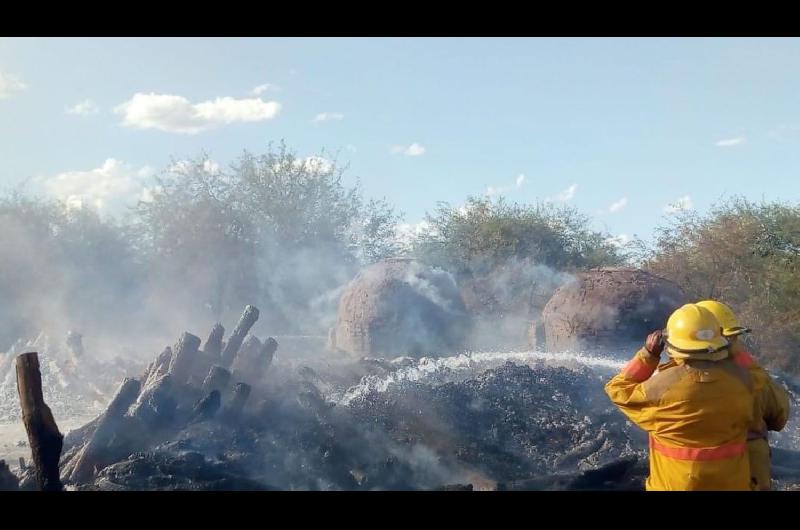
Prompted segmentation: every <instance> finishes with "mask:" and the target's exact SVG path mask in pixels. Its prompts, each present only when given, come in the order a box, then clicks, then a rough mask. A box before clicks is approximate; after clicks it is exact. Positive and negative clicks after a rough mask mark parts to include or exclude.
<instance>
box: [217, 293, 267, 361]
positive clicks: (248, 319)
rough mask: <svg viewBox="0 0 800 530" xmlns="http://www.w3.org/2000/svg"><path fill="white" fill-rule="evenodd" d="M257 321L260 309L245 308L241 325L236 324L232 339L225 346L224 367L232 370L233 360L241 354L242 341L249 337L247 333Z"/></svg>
mask: <svg viewBox="0 0 800 530" xmlns="http://www.w3.org/2000/svg"><path fill="white" fill-rule="evenodd" d="M256 320H258V308H257V307H255V306H252V305H248V306H247V307H245V308H244V313H242V317H241V318H240V319H239V323H238V324H236V327H235V328H234V330H233V333H232V334H231V337H230V339H228V343H227V344H226V345H225V349H224V350H223V351H222V366H223V367H225V368H230V366H231V364H232V363H233V360H234V359H235V358H236V354H237V353H238V352H239V347H240V346H241V345H242V341H243V340H244V338H245V337H246V336H247V333H249V331H250V328H252V327H253V324H255V323H256Z"/></svg>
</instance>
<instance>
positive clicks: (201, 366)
mask: <svg viewBox="0 0 800 530" xmlns="http://www.w3.org/2000/svg"><path fill="white" fill-rule="evenodd" d="M224 334H225V328H224V327H222V324H219V323H217V324H214V327H213V328H212V329H211V333H209V335H208V338H207V339H206V343H205V345H204V346H203V349H202V350H199V351H198V352H197V355H196V358H195V360H194V364H193V365H192V368H191V376H190V377H189V386H192V387H194V388H200V386H201V385H202V384H203V380H204V379H205V377H206V375H208V370H209V369H210V368H211V367H212V366H213V365H215V364H219V363H220V362H221V354H222V336H223V335H224ZM193 379H196V381H195V382H193V381H192V380H193Z"/></svg>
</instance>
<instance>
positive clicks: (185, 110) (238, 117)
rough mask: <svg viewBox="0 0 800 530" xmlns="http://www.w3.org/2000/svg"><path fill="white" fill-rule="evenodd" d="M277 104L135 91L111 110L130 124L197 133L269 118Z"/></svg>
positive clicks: (251, 100) (278, 105)
mask: <svg viewBox="0 0 800 530" xmlns="http://www.w3.org/2000/svg"><path fill="white" fill-rule="evenodd" d="M280 108H281V106H280V103H278V102H276V101H263V100H262V99H260V98H257V99H234V98H231V97H224V98H217V99H215V100H213V101H203V102H202V103H192V102H190V101H189V100H188V99H186V98H185V97H183V96H174V95H169V94H153V93H150V94H142V93H137V94H134V96H133V97H132V98H131V99H130V100H128V101H126V102H125V103H123V104H121V105H119V106H117V107H116V108H115V109H114V112H115V113H117V114H122V115H123V121H122V123H123V124H124V125H127V126H129V127H136V128H139V129H158V130H160V131H166V132H173V133H182V134H196V133H199V132H201V131H205V130H207V129H210V128H212V127H216V126H219V125H228V124H231V123H236V122H255V121H263V120H269V119H272V118H274V117H275V116H276V115H277V114H278V111H279V110H280Z"/></svg>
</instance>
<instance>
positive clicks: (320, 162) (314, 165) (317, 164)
mask: <svg viewBox="0 0 800 530" xmlns="http://www.w3.org/2000/svg"><path fill="white" fill-rule="evenodd" d="M303 164H305V166H306V168H308V169H309V170H311V171H319V172H320V173H327V172H329V171H331V170H332V169H333V162H331V161H330V160H328V159H327V158H324V157H321V156H307V157H306V158H298V159H297V160H295V161H294V165H295V167H301V166H302V165H303Z"/></svg>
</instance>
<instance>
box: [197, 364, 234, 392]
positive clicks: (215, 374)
mask: <svg viewBox="0 0 800 530" xmlns="http://www.w3.org/2000/svg"><path fill="white" fill-rule="evenodd" d="M230 380H231V373H230V372H229V371H228V370H226V369H225V368H223V367H221V366H219V365H214V366H212V367H211V369H210V370H209V371H208V375H207V376H206V378H205V380H204V381H203V392H211V391H213V390H217V391H218V392H220V393H222V392H224V391H225V390H227V388H228V382H230Z"/></svg>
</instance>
